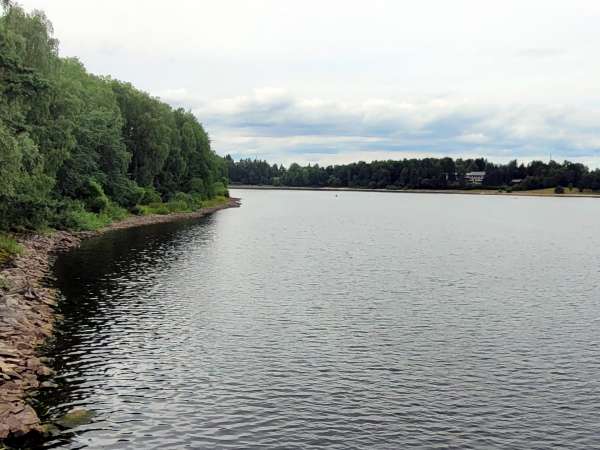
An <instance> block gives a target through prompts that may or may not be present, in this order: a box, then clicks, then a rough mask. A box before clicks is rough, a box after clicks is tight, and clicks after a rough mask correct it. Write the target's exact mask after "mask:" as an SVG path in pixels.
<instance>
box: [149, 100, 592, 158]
mask: <svg viewBox="0 0 600 450" xmlns="http://www.w3.org/2000/svg"><path fill="white" fill-rule="evenodd" d="M159 96H160V97H161V98H163V99H164V100H166V101H168V102H170V103H172V104H174V105H179V106H183V107H187V108H191V109H192V110H193V112H194V113H195V114H196V115H197V116H198V118H199V119H200V120H201V121H202V122H203V123H204V124H205V125H206V126H207V128H208V129H209V131H210V132H211V136H212V139H213V142H214V145H215V148H216V150H217V151H218V152H219V153H221V154H226V153H229V154H231V155H232V156H234V157H257V158H265V159H268V160H270V161H273V162H285V163H289V162H292V161H297V162H304V163H306V162H313V163H315V162H318V163H321V164H329V163H336V162H339V163H341V162H348V161H350V160H357V159H362V160H373V159H382V158H386V159H387V158H404V157H413V156H418V157H422V156H442V155H451V156H455V157H460V156H464V157H469V156H485V157H488V158H489V159H491V160H497V161H506V160H508V159H513V158H517V159H520V160H527V161H528V160H532V159H537V158H540V159H548V158H549V156H550V154H551V155H552V157H553V158H554V159H558V160H560V159H571V160H576V161H583V162H586V163H588V164H591V165H593V166H597V165H598V164H597V160H598V159H599V157H600V109H599V108H595V109H594V108H589V107H588V108H583V107H581V106H580V107H574V106H569V105H559V104H557V105H530V106H523V105H519V104H505V105H498V104H487V105H486V104H481V103H475V102H472V101H469V100H465V99H452V98H443V97H439V98H430V99H407V100H390V99H376V98H374V99H367V100H364V101H339V100H327V99H322V98H300V97H297V96H294V95H292V93H290V92H289V91H287V90H285V89H279V88H261V89H255V90H254V91H253V92H252V93H251V94H249V95H245V96H237V97H231V98H223V99H215V100H212V101H202V99H201V98H198V97H194V96H193V95H192V94H190V93H188V92H187V91H186V90H184V89H179V90H171V91H165V92H162V93H159Z"/></svg>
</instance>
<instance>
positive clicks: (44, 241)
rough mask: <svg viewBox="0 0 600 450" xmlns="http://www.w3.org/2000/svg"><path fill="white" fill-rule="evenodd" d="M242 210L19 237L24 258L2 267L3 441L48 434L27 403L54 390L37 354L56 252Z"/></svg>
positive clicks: (50, 312) (45, 333)
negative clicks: (121, 232) (116, 234)
mask: <svg viewBox="0 0 600 450" xmlns="http://www.w3.org/2000/svg"><path fill="white" fill-rule="evenodd" d="M238 206H240V201H239V199H237V198H231V199H230V200H229V202H228V203H225V204H222V205H218V206H214V207H210V208H202V209H201V210H199V211H195V212H191V213H176V214H168V215H157V214H154V215H149V216H131V217H128V218H126V219H125V220H123V221H120V222H116V223H114V224H111V225H109V226H108V227H106V228H103V229H101V230H98V231H94V232H65V231H57V232H54V233H52V234H49V235H27V236H19V237H18V240H19V243H20V244H21V245H22V246H23V249H24V251H23V253H22V254H21V255H20V256H18V257H17V258H15V259H13V260H12V261H11V262H10V263H9V264H7V265H6V266H5V267H3V268H0V442H2V441H3V440H5V439H7V438H22V437H25V436H28V435H32V434H33V435H35V434H38V435H39V434H41V433H43V432H44V427H43V425H42V422H41V420H40V418H39V417H38V415H37V413H36V411H35V410H34V409H33V408H32V407H31V405H30V404H29V403H28V401H27V399H28V397H30V396H31V395H32V394H33V393H35V391H39V390H40V389H51V388H52V387H53V386H54V385H53V383H52V382H51V381H50V378H51V377H52V375H53V371H52V369H50V368H49V367H48V366H47V363H48V361H46V360H45V359H44V358H41V357H39V356H38V355H37V349H38V348H39V346H40V345H41V344H43V343H44V342H45V341H46V340H47V339H48V338H49V337H50V336H51V335H52V330H53V323H54V320H55V319H56V313H55V306H56V302H57V298H58V292H57V291H56V290H55V289H54V288H52V287H51V286H50V284H51V283H49V281H50V277H51V275H50V273H51V269H52V263H53V260H54V257H55V255H56V254H57V253H60V252H64V251H68V250H70V249H72V248H74V247H77V246H79V244H80V243H81V241H82V240H83V239H86V238H90V237H93V236H98V235H100V234H103V233H106V232H107V231H111V230H116V229H123V228H131V227H138V226H143V225H149V224H154V223H162V222H171V221H175V220H184V219H195V218H199V217H202V216H204V215H207V214H211V213H213V212H215V211H218V210H220V209H225V208H232V207H238ZM0 448H1V444H0Z"/></svg>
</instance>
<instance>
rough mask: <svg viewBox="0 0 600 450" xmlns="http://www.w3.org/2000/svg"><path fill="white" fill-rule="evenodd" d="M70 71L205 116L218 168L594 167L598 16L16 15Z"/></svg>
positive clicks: (543, 11) (314, 12) (599, 161)
mask: <svg viewBox="0 0 600 450" xmlns="http://www.w3.org/2000/svg"><path fill="white" fill-rule="evenodd" d="M20 3H21V4H22V5H23V6H24V7H25V8H26V9H33V8H37V9H42V10H44V11H46V13H47V15H48V17H49V18H50V20H51V21H52V22H53V24H54V28H55V35H56V37H57V38H58V39H59V40H60V42H61V54H62V55H63V56H77V57H78V58H79V59H81V60H82V61H83V62H84V63H85V65H86V66H87V67H88V69H89V70H90V71H91V72H94V73H97V74H110V75H112V76H113V77H115V78H119V79H122V80H126V81H131V82H132V83H133V84H135V85H136V86H137V87H139V88H141V89H143V90H146V91H148V92H150V93H151V94H153V95H156V96H159V97H161V98H162V99H163V100H165V101H167V102H169V103H171V104H172V105H173V106H183V107H184V108H186V109H191V110H192V111H194V112H195V113H196V115H197V116H198V118H199V119H200V121H201V122H202V123H203V124H204V125H205V127H206V128H207V130H208V132H209V134H210V135H211V137H212V139H213V143H214V148H215V150H216V151H217V152H218V153H220V154H226V153H231V154H232V155H233V156H234V157H242V156H244V157H245V156H250V157H258V158H266V159H268V160H269V161H271V162H283V163H290V162H292V161H297V162H301V163H306V162H319V163H321V164H328V163H336V162H348V161H353V160H359V159H362V160H366V161H370V160H373V159H383V158H385V159H387V158H403V157H410V156H424V155H428V156H440V155H450V156H454V157H457V156H465V157H467V156H480V155H483V156H486V157H488V158H489V159H491V160H494V161H506V160H508V159H513V158H517V159H519V160H524V161H527V160H531V159H533V158H541V159H545V160H547V159H548V158H549V155H550V153H551V154H552V156H553V158H554V159H556V160H562V159H565V158H569V159H571V160H577V161H582V162H585V163H587V164H590V165H592V166H594V167H598V166H600V56H599V55H600V26H599V24H600V2H598V1H594V0H560V1H557V0H503V1H491V0H489V1H488V0H452V1H450V0H419V1H415V0H410V1H401V0H365V1H354V0H318V1H315V0H293V1H292V0H246V1H244V0H218V1H217V0H211V1H204V0H170V1H164V0H163V1H155V0H144V1H135V0H103V1H101V2H100V1H97V0H21V1H20Z"/></svg>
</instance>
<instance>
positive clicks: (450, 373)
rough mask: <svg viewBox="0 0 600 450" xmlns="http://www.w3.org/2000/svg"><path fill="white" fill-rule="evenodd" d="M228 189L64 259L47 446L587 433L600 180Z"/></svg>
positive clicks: (321, 444) (515, 440) (322, 442)
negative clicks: (476, 188) (80, 411)
mask: <svg viewBox="0 0 600 450" xmlns="http://www.w3.org/2000/svg"><path fill="white" fill-rule="evenodd" d="M233 195H236V196H241V197H242V198H243V206H242V207H241V208H239V209H230V210H225V211H221V212H218V213H217V214H215V215H213V216H210V217H206V218H203V219H201V220H199V221H193V222H181V223H174V224H173V223H172V224H160V225H155V226H148V227H144V228H137V229H131V230H122V231H117V232H113V233H110V234H107V235H104V236H102V237H99V238H96V239H93V240H90V241H87V242H85V243H84V244H83V246H82V247H81V248H80V249H78V250H76V251H73V252H71V253H69V254H68V255H65V256H63V257H61V258H60V259H59V261H58V263H57V266H56V272H57V275H58V276H59V284H60V287H61V289H62V292H63V294H64V299H63V301H62V304H61V312H62V313H63V314H64V321H63V323H62V324H60V326H59V329H58V332H59V334H58V339H57V342H56V345H55V348H54V349H53V350H52V353H53V356H55V357H56V368H57V370H58V377H57V379H58V382H59V383H60V387H59V388H58V390H57V392H54V393H53V395H52V399H49V400H48V408H49V414H50V415H54V416H58V415H60V414H61V413H62V412H64V411H67V410H69V409H71V408H73V407H75V406H81V407H84V408H87V409H90V410H92V411H93V412H94V413H95V417H94V420H93V422H92V423H91V424H88V425H83V426H80V427H78V428H76V429H74V430H72V431H69V432H64V433H63V434H62V435H61V436H59V437H57V438H56V439H53V440H51V441H50V442H48V443H47V444H46V448H64V449H75V448H91V449H142V448H143V449H180V448H282V449H283V448H285V449H291V448H330V449H334V448H335V449H350V448H356V449H358V448H360V449H373V448H378V449H393V448H407V447H415V448H486V449H492V448H522V449H531V448H539V449H547V448H551V447H560V448H590V447H597V446H598V445H599V443H600V427H599V424H600V346H599V343H600V283H599V281H600V273H599V272H600V252H599V249H600V233H599V232H598V230H599V224H600V202H599V201H597V200H594V199H562V198H522V197H518V198H510V197H489V196H466V195H426V194H384V193H361V192H342V193H337V194H336V193H335V192H307V191H299V192H290V191H241V190H238V191H233Z"/></svg>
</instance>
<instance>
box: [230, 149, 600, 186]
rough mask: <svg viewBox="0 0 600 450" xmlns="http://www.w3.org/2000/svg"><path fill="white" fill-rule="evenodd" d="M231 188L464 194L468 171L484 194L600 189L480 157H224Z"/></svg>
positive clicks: (540, 167) (576, 168)
mask: <svg viewBox="0 0 600 450" xmlns="http://www.w3.org/2000/svg"><path fill="white" fill-rule="evenodd" d="M225 160H226V161H227V164H228V168H229V169H228V172H229V179H230V181H231V182H232V183H239V184H249V185H273V186H297V187H300V186H304V187H349V188H370V189H464V188H470V187H473V185H472V184H470V183H469V182H468V180H467V179H465V175H466V174H467V173H468V172H479V171H485V178H484V179H483V183H482V185H481V186H478V187H484V188H489V189H498V188H506V189H516V190H530V189H542V188H549V187H557V186H563V187H573V188H578V189H581V190H583V189H592V190H599V189H600V170H598V169H596V170H593V171H590V170H589V169H588V168H587V167H586V166H585V165H583V164H579V163H572V162H569V161H565V162H563V163H562V164H561V163H557V162H555V161H550V162H547V163H546V162H542V161H532V162H530V163H529V164H518V163H517V161H511V162H509V163H508V164H495V163H492V162H489V161H487V160H486V159H484V158H477V159H452V158H423V159H403V160H397V161H392V160H390V161H373V162H371V163H366V162H362V161H361V162H357V163H351V164H341V165H335V166H327V167H321V166H319V165H317V164H315V165H310V164H309V165H307V166H300V165H298V164H291V165H290V166H289V167H288V168H286V167H284V166H282V165H277V164H272V165H271V164H269V163H267V162H266V161H261V160H256V159H254V160H253V159H241V160H240V161H233V159H232V158H231V157H230V156H226V157H225Z"/></svg>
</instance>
